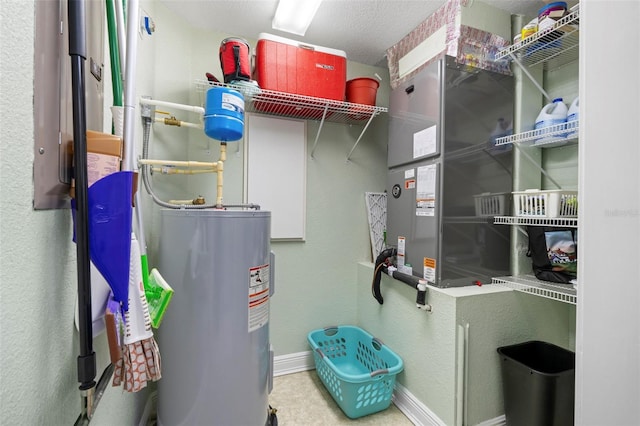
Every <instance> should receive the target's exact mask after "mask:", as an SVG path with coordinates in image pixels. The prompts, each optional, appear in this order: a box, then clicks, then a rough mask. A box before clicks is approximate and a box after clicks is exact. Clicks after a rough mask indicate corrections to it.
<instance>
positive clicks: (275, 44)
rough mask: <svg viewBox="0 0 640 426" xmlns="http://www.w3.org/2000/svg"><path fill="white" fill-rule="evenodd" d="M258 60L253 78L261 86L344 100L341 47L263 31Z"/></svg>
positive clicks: (344, 70)
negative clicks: (300, 40) (302, 41)
mask: <svg viewBox="0 0 640 426" xmlns="http://www.w3.org/2000/svg"><path fill="white" fill-rule="evenodd" d="M255 59H256V61H255V69H254V72H253V78H254V79H255V80H256V81H257V82H258V85H259V86H260V88H261V89H265V90H273V91H276V92H284V93H293V94H297V95H303V96H312V97H316V98H325V99H332V100H336V101H340V102H342V101H343V100H344V96H345V87H346V80H347V55H346V53H345V52H343V51H342V50H336V49H330V48H327V47H321V46H314V45H311V44H304V43H301V42H298V41H295V40H290V39H287V38H284V37H278V36H274V35H271V34H266V33H261V34H260V35H259V36H258V42H257V44H256V58H255ZM256 107H257V108H259V109H265V108H266V106H265V105H264V104H262V103H259V104H256Z"/></svg>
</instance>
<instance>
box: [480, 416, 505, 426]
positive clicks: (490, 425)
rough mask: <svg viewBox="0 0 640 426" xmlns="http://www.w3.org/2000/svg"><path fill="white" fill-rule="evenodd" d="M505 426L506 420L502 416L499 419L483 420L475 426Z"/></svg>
mask: <svg viewBox="0 0 640 426" xmlns="http://www.w3.org/2000/svg"><path fill="white" fill-rule="evenodd" d="M506 425H507V418H506V417H505V416H504V414H503V415H502V416H500V417H496V418H494V419H489V420H485V421H484V422H482V423H478V425H477V426H506Z"/></svg>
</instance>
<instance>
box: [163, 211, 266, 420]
mask: <svg viewBox="0 0 640 426" xmlns="http://www.w3.org/2000/svg"><path fill="white" fill-rule="evenodd" d="M270 227H271V213H270V212H266V211H252V210H238V211H232V210H208V209H207V210H172V209H167V210H162V211H161V226H160V228H161V234H160V246H159V247H160V248H159V259H158V260H159V261H158V268H159V270H160V271H161V272H162V275H163V277H164V278H165V279H166V280H167V282H168V283H169V284H170V285H171V286H172V287H173V289H174V291H175V294H174V296H173V299H172V301H171V304H170V305H169V307H168V309H167V312H166V314H165V317H164V319H163V321H162V324H161V326H160V328H159V330H158V332H159V334H158V344H159V346H160V349H161V354H162V376H163V377H162V379H161V380H160V381H159V382H158V424H159V425H164V426H168V425H202V424H209V425H225V426H228V425H239V426H240V425H241V426H246V425H268V424H269V413H268V410H269V403H268V395H269V393H270V391H271V388H272V377H273V352H272V350H271V348H270V344H269V298H270V296H271V295H272V294H273V288H274V287H273V271H274V269H273V267H274V265H273V258H272V255H271V253H270Z"/></svg>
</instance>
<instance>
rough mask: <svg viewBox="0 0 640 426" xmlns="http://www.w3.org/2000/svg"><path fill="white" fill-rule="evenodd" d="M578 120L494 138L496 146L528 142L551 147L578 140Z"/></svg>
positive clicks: (542, 146)
mask: <svg viewBox="0 0 640 426" xmlns="http://www.w3.org/2000/svg"><path fill="white" fill-rule="evenodd" d="M579 128H580V120H574V121H568V122H566V123H560V124H555V125H553V126H549V127H543V128H541V129H535V130H529V131H526V132H522V133H516V134H513V135H509V136H503V137H501V138H497V139H496V146H501V145H509V144H514V143H517V144H529V145H533V146H539V147H541V148H553V147H556V146H560V145H566V144H568V143H576V142H577V141H578V131H579Z"/></svg>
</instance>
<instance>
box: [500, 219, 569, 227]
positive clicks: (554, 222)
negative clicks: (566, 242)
mask: <svg viewBox="0 0 640 426" xmlns="http://www.w3.org/2000/svg"><path fill="white" fill-rule="evenodd" d="M493 219H494V222H493V223H494V224H495V225H522V226H555V227H558V228H577V227H578V218H577V217H515V216H496V217H494V218H493Z"/></svg>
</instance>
